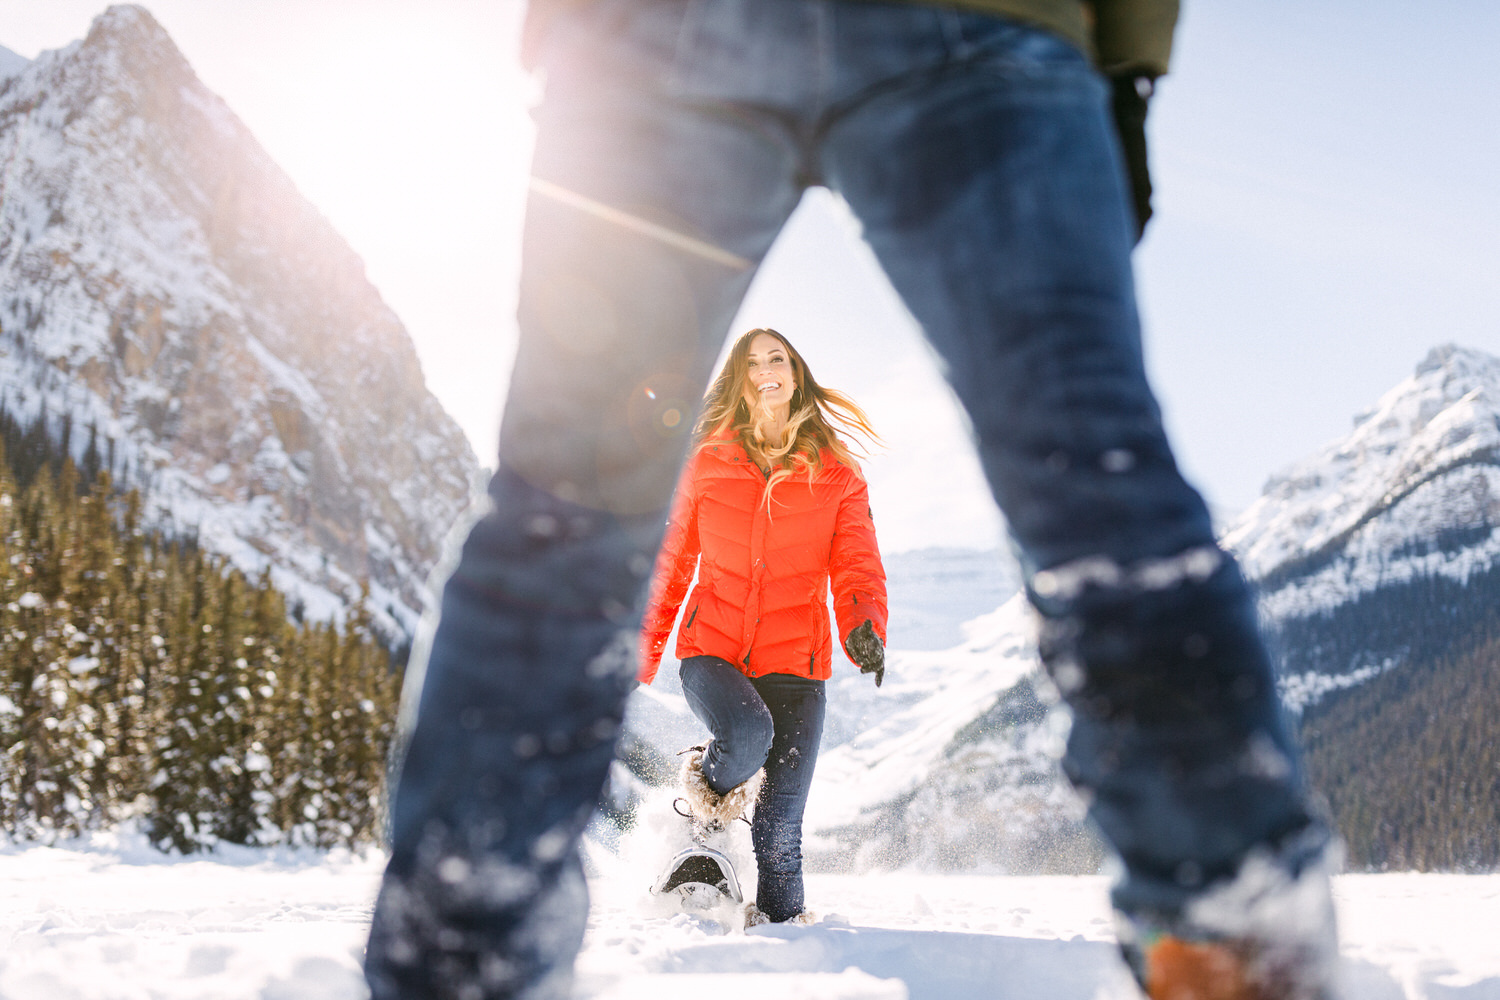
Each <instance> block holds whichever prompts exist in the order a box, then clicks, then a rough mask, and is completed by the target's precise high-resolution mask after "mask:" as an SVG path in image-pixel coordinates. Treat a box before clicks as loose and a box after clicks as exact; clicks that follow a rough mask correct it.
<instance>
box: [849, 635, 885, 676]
mask: <svg viewBox="0 0 1500 1000" xmlns="http://www.w3.org/2000/svg"><path fill="white" fill-rule="evenodd" d="M844 652H846V653H848V654H849V659H851V660H853V661H854V662H855V663H856V664H858V665H859V672H860V673H862V674H874V675H875V686H876V687H880V682H881V681H883V680H885V643H883V642H881V641H880V636H878V635H876V634H875V625H874V624H873V623H872V622H871V621H870V619H868V618H866V619H865V620H864V623H863V624H862V625H860V626H859V627H858V628H856V629H855V630H854V631H853V632H850V633H849V638H847V639H845V640H844Z"/></svg>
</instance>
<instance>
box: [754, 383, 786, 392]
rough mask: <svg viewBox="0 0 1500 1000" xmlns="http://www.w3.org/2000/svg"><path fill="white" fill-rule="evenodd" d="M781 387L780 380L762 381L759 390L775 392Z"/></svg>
mask: <svg viewBox="0 0 1500 1000" xmlns="http://www.w3.org/2000/svg"><path fill="white" fill-rule="evenodd" d="M780 388H781V383H780V382H762V383H761V385H760V387H759V391H760V392H774V391H776V390H777V389H780Z"/></svg>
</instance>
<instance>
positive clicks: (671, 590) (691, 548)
mask: <svg viewBox="0 0 1500 1000" xmlns="http://www.w3.org/2000/svg"><path fill="white" fill-rule="evenodd" d="M821 458H822V462H823V467H822V468H821V469H820V470H819V471H818V473H817V475H816V476H815V477H814V479H813V482H812V483H808V481H807V476H806V474H805V473H802V474H797V475H793V476H792V477H791V478H790V479H786V480H783V481H781V482H779V483H777V484H776V487H775V488H774V489H773V490H772V491H771V498H770V504H769V509H768V505H767V503H766V499H765V489H766V476H765V474H764V473H763V472H762V471H761V470H760V469H759V468H758V467H757V466H756V464H755V463H754V462H752V461H751V460H750V459H749V457H748V456H746V454H745V450H744V448H742V447H741V446H740V445H739V444H738V443H737V442H734V441H730V440H723V441H718V442H715V443H712V444H710V445H708V447H706V448H703V449H700V450H699V451H698V452H697V453H696V454H694V455H693V457H692V458H691V459H689V461H688V466H687V469H686V470H685V471H684V473H683V477H682V481H681V483H680V484H679V486H678V490H677V496H676V498H675V499H674V501H673V504H672V519H671V521H670V522H669V523H668V525H667V534H666V538H665V539H664V540H663V542H662V548H661V553H660V554H659V555H658V556H657V559H656V569H655V572H654V574H653V575H652V580H651V599H650V603H649V605H648V606H647V608H646V616H645V620H644V621H643V622H642V625H641V672H640V677H641V680H642V681H643V682H644V683H647V684H649V683H650V682H651V680H652V678H654V677H655V676H656V668H657V666H658V664H660V663H661V654H662V647H663V646H665V645H666V643H667V636H668V635H670V634H671V632H672V623H673V622H674V621H676V619H677V612H678V609H679V608H681V607H682V603H683V595H684V594H685V593H687V589H688V584H689V583H690V582H691V581H692V579H693V569H694V567H695V566H696V567H697V569H698V583H697V586H695V587H694V588H693V592H692V594H691V595H689V596H688V599H687V612H686V615H685V617H684V618H683V622H682V628H681V629H680V630H679V631H678V635H677V657H678V659H686V658H687V657H689V656H700V655H704V654H707V655H710V656H717V657H720V658H722V659H725V660H728V661H729V662H730V663H733V664H736V665H737V666H738V667H739V668H740V669H741V670H742V671H744V672H745V674H747V675H748V676H750V677H759V676H761V675H763V674H777V673H780V674H797V675H799V676H802V677H813V678H816V679H819V680H826V679H827V678H828V677H829V675H830V674H832V672H833V669H832V668H833V646H832V643H831V640H830V637H829V634H828V610H827V608H828V603H827V602H828V587H829V584H830V583H831V584H832V586H833V596H834V605H833V607H834V614H835V616H836V617H837V618H838V627H839V635H840V636H843V637H844V638H846V639H847V638H848V636H849V633H850V632H852V631H854V629H856V628H858V627H859V625H860V624H861V623H862V622H863V621H864V620H865V619H866V618H868V619H869V620H870V621H871V623H872V624H873V625H874V626H875V634H876V635H878V636H880V639H881V641H882V642H884V641H885V625H886V603H885V569H884V567H883V566H881V563H880V549H879V547H878V546H877V545H876V543H875V524H874V521H873V520H872V519H871V516H870V494H869V490H868V489H867V488H866V486H865V481H864V480H863V479H861V478H860V476H859V474H858V473H856V472H855V471H854V470H853V469H851V468H849V467H848V466H847V465H843V464H841V463H840V462H839V461H838V460H837V459H835V458H834V456H833V454H832V453H831V452H829V451H827V450H826V449H825V450H824V452H823V454H822V456H821ZM700 554H701V556H702V561H701V564H700V561H699V556H700Z"/></svg>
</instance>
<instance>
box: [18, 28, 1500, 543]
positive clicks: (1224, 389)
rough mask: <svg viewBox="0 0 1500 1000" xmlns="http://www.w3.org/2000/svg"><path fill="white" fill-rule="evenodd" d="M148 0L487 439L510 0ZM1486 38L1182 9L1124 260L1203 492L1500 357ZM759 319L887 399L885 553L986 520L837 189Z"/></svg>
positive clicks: (1251, 479) (872, 395) (55, 32)
mask: <svg viewBox="0 0 1500 1000" xmlns="http://www.w3.org/2000/svg"><path fill="white" fill-rule="evenodd" d="M147 6H148V8H149V9H150V10H151V11H152V12H153V13H154V14H155V15H156V16H157V18H158V19H159V20H160V21H161V22H162V23H163V25H164V26H165V27H166V28H167V30H168V31H169V32H170V33H171V34H172V36H173V38H174V40H176V42H177V44H178V45H179V46H180V47H181V48H182V49H183V51H184V52H185V53H186V55H187V57H188V59H189V61H190V62H192V64H193V66H194V68H195V69H196V70H197V71H198V73H199V75H200V76H201V77H202V78H203V79H204V81H205V82H206V83H207V84H208V85H209V86H210V87H211V88H213V89H214V90H215V91H217V92H218V93H220V94H221V95H222V96H223V97H224V98H225V99H226V100H227V101H228V103H229V104H230V106H231V107H232V108H234V109H235V111H236V112H237V113H239V114H240V116H241V117H242V118H244V120H245V121H246V122H247V124H249V126H250V127H251V129H252V130H253V131H254V132H255V133H256V135H257V136H258V137H259V138H260V139H261V141H262V143H264V144H265V146H266V147H267V149H268V150H269V151H270V153H271V155H272V156H273V157H274V158H275V159H276V160H277V161H278V162H279V163H281V164H282V166H283V167H284V168H285V169H287V171H288V172H289V173H290V174H291V176H292V177H293V179H294V180H295V181H296V183H297V184H298V186H299V188H300V189H301V190H302V191H303V192H304V193H305V194H307V195H308V197H310V198H311V199H312V201H313V202H314V203H315V204H317V205H318V206H319V207H320V208H322V210H323V211H324V212H325V213H326V214H327V215H328V216H329V217H330V218H331V219H332V220H333V222H334V224H335V225H336V226H337V227H338V228H339V229H340V231H342V232H343V233H344V235H345V236H346V237H347V238H348V239H349V241H350V242H351V243H352V244H353V246H354V248H355V249H356V250H357V251H359V252H360V253H361V254H362V255H363V256H364V258H365V260H366V262H367V265H368V269H369V273H370V276H371V278H372V280H374V281H375V283H376V284H377V286H378V287H379V288H380V289H381V292H382V294H384V295H385V297H386V298H387V300H388V301H389V302H390V303H391V304H392V305H393V306H394V307H395V309H396V310H397V312H398V313H400V315H401V316H402V317H403V319H404V320H405V321H406V323H407V325H408V327H409V329H410V330H411V332H412V336H413V338H414V340H415V341H416V343H417V347H418V351H419V353H420V354H421V357H422V359H423V367H424V370H425V372H426V374H427V377H428V380H429V384H430V385H431V386H432V388H433V390H434V391H435V392H436V393H437V394H438V396H439V398H440V399H442V400H443V401H444V403H445V405H447V406H448V408H449V410H450V412H452V413H453V414H454V415H455V417H456V418H457V419H458V420H459V421H460V423H461V424H462V425H463V426H464V427H465V429H466V430H467V431H468V432H469V434H470V437H471V439H472V440H473V441H474V443H475V448H476V451H477V452H478V453H479V454H480V456H481V459H485V458H487V457H488V456H489V455H490V454H491V453H492V448H493V442H494V439H495V431H494V425H495V421H496V414H497V413H498V401H499V396H500V387H501V386H502V385H503V381H504V368H505V365H506V363H507V359H508V356H509V350H510V345H511V344H512V343H513V338H514V324H513V320H512V315H511V314H512V311H513V309H514V280H515V268H516V264H517V258H518V251H517V236H518V227H519V219H520V211H521V206H522V204H523V193H524V183H525V174H526V158H527V153H528V151H529V147H530V133H529V121H528V118H527V114H526V111H527V107H528V105H529V102H530V101H531V100H533V99H534V98H535V88H534V86H533V85H531V84H530V83H529V82H528V81H527V80H526V79H525V78H524V77H523V76H522V75H521V73H520V72H519V71H518V70H517V69H516V68H515V66H514V63H513V61H512V59H511V55H510V53H511V50H512V46H513V43H514V36H515V31H516V26H517V24H518V21H519V12H520V7H519V5H518V4H517V3H515V2H513V0H428V2H425V3H417V2H416V0H402V2H398V0H158V2H154V3H149V4H147ZM102 9H103V4H101V3H93V2H81V0H47V2H46V3H36V2H35V0H0V45H5V46H8V47H9V48H12V49H14V50H16V51H18V52H20V53H21V54H22V55H25V56H34V55H36V53H37V51H38V50H40V49H44V48H53V47H57V46H61V45H64V44H66V43H67V42H69V41H70V40H72V39H74V38H78V37H81V36H82V35H83V34H84V33H85V32H86V30H87V27H88V23H89V21H90V19H91V18H92V17H93V16H94V15H95V14H97V13H98V12H100V11H101V10H102ZM1497 38H1500V4H1495V3H1493V2H1492V0H1442V2H1439V3H1435V4H1427V5H1420V6H1419V5H1412V4H1402V3H1395V2H1390V0H1372V2H1366V3H1362V4H1357V5H1356V4H1350V3H1347V2H1340V3H1335V2H1331V0H1297V2H1293V0H1203V2H1196V3H1195V2H1193V0H1187V2H1185V4H1184V12H1183V18H1182V22H1181V26H1180V29H1179V33H1178V39H1177V51H1176V56H1175V61H1174V66H1173V72H1172V74H1171V75H1170V76H1168V77H1167V78H1166V79H1164V80H1163V81H1162V82H1161V84H1160V87H1159V90H1158V95H1157V97H1156V98H1155V100H1154V101H1153V106H1152V113H1151V121H1150V132H1151V140H1152V156H1153V167H1154V173H1155V179H1156V186H1157V203H1156V204H1157V218H1156V220H1155V221H1154V222H1153V224H1152V227H1151V230H1150V232H1149V233H1148V235H1147V238H1146V240H1145V242H1144V243H1143V244H1142V246H1141V247H1140V249H1139V250H1138V251H1137V254H1136V264H1137V270H1138V277H1139V285H1140V300H1141V305H1142V312H1143V317H1144V320H1145V326H1146V351H1147V360H1148V364H1149V366H1150V369H1151V372H1152V375H1153V379H1154V382H1155V384H1156V387H1157V391H1158V394H1159V396H1160V398H1161V401H1162V404H1163V409H1164V412H1165V414H1166V417H1167V421H1168V425H1169V428H1170V429H1171V431H1172V433H1173V437H1174V440H1175V442H1176V445H1177V448H1178V453H1179V457H1180V459H1181V461H1182V464H1183V466H1184V468H1185V469H1186V470H1187V472H1188V474H1189V476H1190V478H1192V479H1193V480H1194V481H1195V482H1196V483H1198V484H1199V485H1200V486H1201V487H1202V488H1203V489H1204V491H1205V493H1206V494H1207V496H1208V497H1209V499H1210V501H1211V502H1212V503H1213V504H1214V505H1215V506H1216V508H1218V509H1220V510H1222V511H1226V512H1228V511H1233V510H1236V509H1238V508H1241V507H1243V506H1245V505H1246V504H1248V503H1249V502H1250V501H1251V500H1252V499H1253V498H1254V497H1255V495H1256V494H1257V493H1258V491H1259V488H1260V486H1261V484H1262V483H1263V482H1264V481H1265V479H1266V478H1267V476H1268V475H1269V474H1271V473H1272V472H1274V471H1275V470H1276V469H1278V468H1280V467H1281V466H1284V465H1286V464H1288V463H1290V462H1292V461H1295V460H1296V459H1298V458H1300V457H1302V456H1303V455H1305V454H1307V453H1308V452H1311V451H1313V450H1315V449H1316V448H1318V447H1319V446H1320V445H1322V444H1324V443H1326V442H1327V441H1329V440H1331V439H1333V438H1335V437H1337V436H1339V435H1341V434H1342V433H1344V432H1345V431H1346V430H1347V429H1348V428H1349V427H1350V424H1351V418H1352V417H1353V416H1354V414H1356V413H1357V412H1359V411H1360V410H1363V409H1365V408H1366V407H1368V406H1370V405H1371V404H1373V403H1374V401H1375V400H1376V399H1377V398H1378V397H1379V396H1380V395H1381V394H1382V393H1383V392H1385V391H1386V390H1387V389H1389V388H1390V387H1391V386H1393V385H1395V384H1396V383H1397V382H1398V381H1400V380H1401V379H1402V378H1404V377H1406V376H1407V375H1409V374H1410V373H1411V371H1412V369H1413V368H1414V366H1415V365H1416V363H1417V362H1418V361H1419V360H1420V359H1421V358H1422V357H1423V356H1424V355H1425V354H1426V352H1427V350H1428V349H1429V348H1431V347H1432V346H1434V345H1436V344H1439V343H1445V342H1449V341H1454V342H1458V343H1461V344H1465V345H1467V346H1471V347H1476V348H1479V349H1482V350H1487V351H1490V352H1493V353H1497V354H1500V183H1497V182H1496V180H1495V177H1496V176H1500V166H1497V164H1500V69H1497V67H1496V61H1495V59H1494V51H1493V50H1494V40H1495V39H1497ZM742 323H744V324H747V325H748V324H754V325H770V326H775V327H777V328H780V329H783V330H785V331H787V333H788V334H789V335H790V336H792V337H793V338H794V339H795V340H796V342H797V343H798V346H799V348H800V349H801V350H802V351H803V353H804V354H806V355H807V356H808V358H809V360H810V361H811V362H812V363H813V365H814V367H815V370H816V371H817V372H818V375H819V378H820V380H822V381H825V382H827V383H829V384H833V385H837V386H840V387H841V388H845V389H847V390H849V391H851V392H852V393H854V394H855V396H856V397H857V398H859V399H861V401H863V402H866V403H867V404H869V407H870V409H871V410H872V412H873V415H874V417H875V419H876V420H877V422H878V423H879V425H880V426H881V428H882V430H884V431H885V432H886V435H887V438H888V441H889V445H890V447H889V450H888V451H887V452H886V453H885V454H883V455H880V456H877V458H876V459H875V460H874V461H872V462H871V463H870V466H869V472H870V478H871V484H872V493H873V494H874V496H875V499H876V508H877V518H878V519H879V521H880V523H881V530H882V536H883V539H884V540H885V544H886V545H887V547H888V548H892V549H904V548H912V547H919V546H923V545H930V544H946V545H954V544H959V545H980V546H985V545H991V544H994V543H996V542H997V541H998V538H999V527H998V520H997V519H996V517H995V513H994V511H993V509H992V507H991V506H990V504H989V502H988V499H987V497H986V495H985V492H984V490H983V486H982V483H981V482H980V481H979V479H978V476H977V472H976V471H975V467H974V464H973V461H972V458H971V457H970V456H969V455H968V453H967V444H966V441H965V436H964V430H963V423H962V418H961V416H959V415H958V414H957V412H956V411H955V410H954V409H953V407H952V404H951V402H950V401H949V399H948V397H947V395H946V391H945V389H944V388H943V386H942V384H941V382H940V380H939V378H938V376H937V375H936V373H935V370H934V369H933V367H932V366H931V364H930V362H929V361H928V360H927V357H926V354H925V350H924V348H923V347H922V345H921V344H920V342H919V340H918V337H917V335H916V333H915V330H914V328H913V327H912V326H911V324H910V321H909V319H908V318H907V317H906V316H905V314H904V310H903V309H902V308H901V307H900V304H899V302H898V301H897V300H896V299H895V297H894V294H893V293H892V292H891V291H890V290H889V288H888V287H887V286H886V285H885V284H884V281H883V278H881V277H880V276H879V274H878V271H877V270H876V269H875V268H874V266H873V262H872V260H871V259H870V257H869V254H868V252H867V251H865V250H864V249H863V247H862V246H860V245H859V244H858V242H857V239H856V238H855V237H854V235H853V231H852V227H851V226H850V225H849V224H848V221H847V220H846V219H843V218H841V215H840V210H839V208H838V206H837V205H836V204H835V203H834V202H833V201H832V199H829V198H827V197H826V196H818V197H813V198H810V199H809V202H808V203H807V204H806V205H805V206H804V210H803V211H802V212H801V213H799V215H798V216H797V217H796V218H795V219H794V220H793V223H792V224H791V226H789V228H788V231H787V233H786V234H784V238H783V240H782V242H781V243H779V244H778V246H777V247H776V249H775V250H774V251H773V254H772V257H771V259H770V260H769V261H768V262H767V265H766V266H765V268H764V269H763V271H762V274H761V276H760V278H759V279H758V280H757V283H756V286H755V287H754V288H753V289H752V292H751V297H750V299H749V301H748V302H747V305H746V308H745V310H744V312H743V313H742ZM851 345H859V346H858V347H856V348H851Z"/></svg>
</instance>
